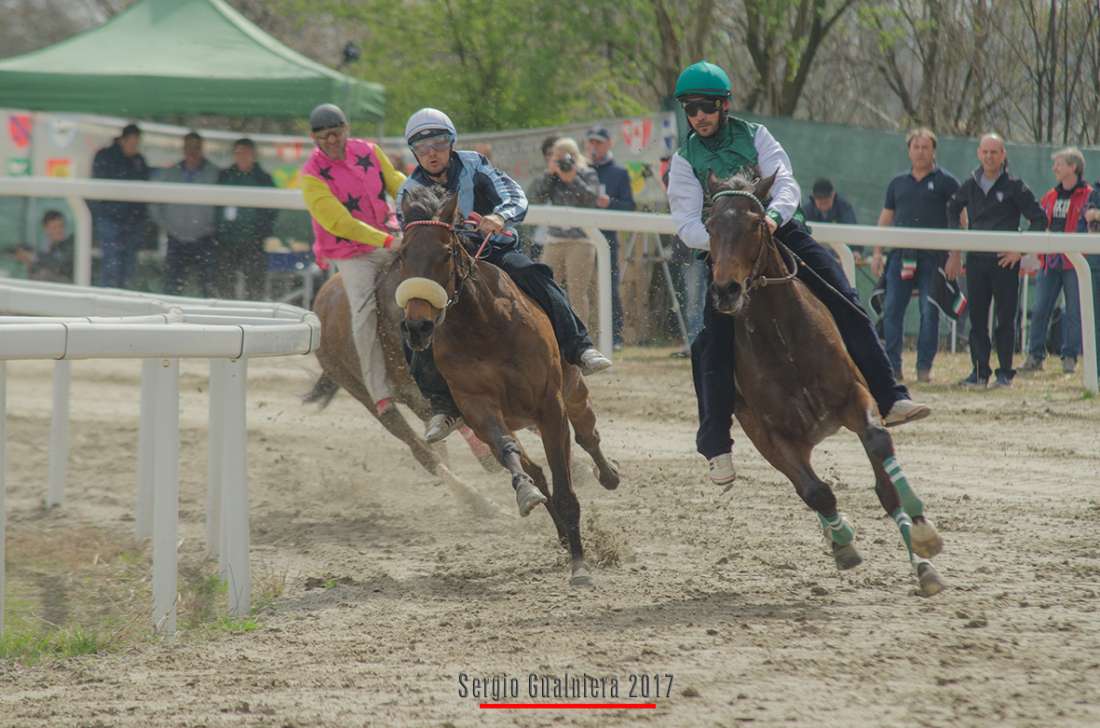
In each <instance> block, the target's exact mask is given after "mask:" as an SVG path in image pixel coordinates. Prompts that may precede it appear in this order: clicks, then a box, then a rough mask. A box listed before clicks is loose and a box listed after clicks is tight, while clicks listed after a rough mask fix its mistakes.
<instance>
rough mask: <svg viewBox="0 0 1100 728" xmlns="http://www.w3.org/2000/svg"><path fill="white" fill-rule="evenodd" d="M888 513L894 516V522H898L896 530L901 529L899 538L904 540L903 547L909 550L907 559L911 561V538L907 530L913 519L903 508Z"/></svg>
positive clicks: (910, 526) (911, 525)
mask: <svg viewBox="0 0 1100 728" xmlns="http://www.w3.org/2000/svg"><path fill="white" fill-rule="evenodd" d="M890 515H891V516H893V517H894V522H895V523H897V524H898V530H899V531H901V540H902V541H904V542H905V549H906V550H907V551H908V552H909V561H912V560H913V538H912V536H910V534H909V530H910V529H911V528H913V521H912V519H910V518H909V514H908V513H906V512H905V510H904V509H903V508H899V509H897V510H896V511H894V512H893V513H891V514H890Z"/></svg>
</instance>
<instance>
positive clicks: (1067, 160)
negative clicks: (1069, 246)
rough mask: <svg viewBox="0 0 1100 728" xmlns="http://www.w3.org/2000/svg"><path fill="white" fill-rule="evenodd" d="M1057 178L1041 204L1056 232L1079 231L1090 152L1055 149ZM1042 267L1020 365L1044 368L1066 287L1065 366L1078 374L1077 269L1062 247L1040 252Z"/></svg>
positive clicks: (1028, 369) (1030, 369) (1029, 368)
mask: <svg viewBox="0 0 1100 728" xmlns="http://www.w3.org/2000/svg"><path fill="white" fill-rule="evenodd" d="M1051 159H1053V160H1054V168H1053V172H1054V178H1055V179H1056V180H1057V182H1058V183H1057V184H1056V185H1054V187H1052V188H1051V189H1049V190H1047V193H1046V194H1045V195H1043V198H1042V200H1040V202H1039V204H1040V205H1042V207H1043V210H1044V211H1045V212H1046V215H1047V223H1048V225H1049V227H1050V230H1051V232H1067V233H1072V232H1076V231H1077V227H1078V223H1080V221H1081V217H1082V214H1083V213H1084V211H1085V206H1086V204H1087V203H1088V199H1089V193H1090V192H1091V191H1092V188H1091V187H1089V183H1088V182H1086V181H1085V157H1084V155H1083V154H1081V150H1080V149H1077V148H1076V147H1066V148H1065V149H1062V150H1061V151H1058V152H1055V153H1054V154H1053V155H1052V156H1051ZM1039 259H1040V262H1041V264H1042V269H1041V270H1040V271H1039V275H1038V277H1037V278H1036V280H1035V307H1034V308H1033V309H1032V315H1031V336H1030V339H1031V341H1030V343H1029V345H1028V357H1027V360H1026V361H1025V362H1024V365H1023V366H1022V367H1020V370H1021V371H1024V372H1035V371H1039V370H1041V369H1042V368H1043V359H1045V358H1046V355H1047V347H1046V344H1047V328H1048V327H1049V325H1050V316H1051V314H1052V313H1053V312H1054V304H1055V302H1056V301H1057V300H1058V294H1059V293H1062V292H1064V294H1065V301H1066V307H1065V309H1064V311H1063V316H1062V350H1061V354H1062V371H1063V372H1064V373H1066V374H1073V371H1074V369H1076V368H1077V357H1078V356H1080V354H1081V302H1080V298H1079V296H1078V291H1077V273H1076V272H1075V271H1074V270H1073V264H1072V263H1070V262H1069V259H1068V258H1066V256H1064V255H1062V254H1061V253H1054V254H1051V255H1040V256H1039Z"/></svg>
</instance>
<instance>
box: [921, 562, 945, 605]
mask: <svg viewBox="0 0 1100 728" xmlns="http://www.w3.org/2000/svg"><path fill="white" fill-rule="evenodd" d="M917 578H918V579H919V580H920V594H921V596H922V597H934V596H936V595H937V594H939V593H940V592H941V591H943V590H944V589H946V588H947V584H945V583H944V582H943V579H941V578H940V575H939V574H938V573H937V572H936V567H934V566H932V564H930V563H924V564H921V565H920V566H918V567H917Z"/></svg>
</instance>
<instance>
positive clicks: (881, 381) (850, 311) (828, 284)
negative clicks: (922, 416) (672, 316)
mask: <svg viewBox="0 0 1100 728" xmlns="http://www.w3.org/2000/svg"><path fill="white" fill-rule="evenodd" d="M776 238H777V239H778V240H779V241H780V242H782V243H783V244H784V245H786V246H787V247H788V248H790V249H791V250H792V251H793V252H794V254H795V255H797V256H798V257H799V258H801V259H802V262H803V263H805V267H803V266H799V269H798V279H799V280H800V281H802V282H803V283H804V284H806V287H807V288H809V289H810V290H811V291H813V293H814V295H815V296H817V297H818V298H819V299H820V300H821V302H822V303H824V304H825V306H826V307H827V308H828V309H829V312H830V313H831V314H832V315H833V319H834V320H835V321H836V324H837V328H838V329H840V335H841V337H842V338H843V339H844V345H845V346H846V347H847V348H848V354H849V355H850V356H851V357H852V360H853V361H854V362H855V364H856V366H857V367H859V370H860V371H861V372H862V373H863V377H864V378H865V379H866V380H867V384H868V386H869V387H870V390H871V396H873V397H874V398H875V403H876V404H877V405H878V408H879V412H881V413H882V414H886V413H887V412H889V411H890V408H891V407H893V406H894V402H896V401H898V400H899V399H907V398H908V397H909V392H908V390H907V389H906V388H905V386H904V385H901V384H898V383H897V382H896V381H894V373H893V370H892V369H891V368H890V361H889V360H888V359H887V358H886V351H885V350H884V349H883V348H882V342H881V341H880V340H879V338H878V336H877V335H876V334H875V330H874V327H873V325H872V324H871V319H870V318H868V317H867V314H866V313H865V312H864V311H863V306H862V304H861V303H860V300H859V294H858V293H857V292H856V291H855V289H853V288H852V286H851V284H850V283H848V279H847V277H845V275H844V271H843V270H842V269H841V267H840V264H839V263H837V262H836V259H835V258H834V257H833V255H832V253H830V252H829V251H828V250H827V249H826V248H824V247H822V246H821V245H820V244H819V243H818V242H817V241H816V240H814V239H813V238H812V237H810V235H809V234H808V233H806V232H805V231H804V230H803V229H802V228H801V227H799V226H798V225H796V224H794V223H787V224H786V225H784V226H783V227H781V228H780V229H779V230H778V231H777V232H776ZM807 267H808V268H810V269H811V270H806V268H807ZM811 271H812V272H811ZM814 273H816V274H817V275H816V276H815V275H814ZM834 289H835V290H834ZM733 331H734V319H733V317H732V316H726V315H724V314H720V313H718V312H717V311H715V310H714V303H713V301H712V300H711V296H709V295H708V296H707V297H706V307H705V308H704V310H703V330H702V331H701V332H700V333H699V335H698V336H697V337H695V341H693V342H692V344H691V373H692V378H693V380H694V383H695V399H696V401H697V404H698V406H699V431H698V433H697V434H696V437H695V445H696V448H697V449H698V451H699V453H700V454H701V455H703V456H704V457H707V458H712V457H715V456H716V455H721V454H722V453H726V452H729V451H730V449H731V448H732V447H733V440H732V439H731V438H730V427H732V425H733V405H734V398H735V395H734V381H733V373H734V346H733Z"/></svg>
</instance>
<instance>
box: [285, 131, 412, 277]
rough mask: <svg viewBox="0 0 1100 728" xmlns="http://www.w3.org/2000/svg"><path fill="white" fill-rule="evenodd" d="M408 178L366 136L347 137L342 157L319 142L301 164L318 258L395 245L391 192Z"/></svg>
mask: <svg viewBox="0 0 1100 728" xmlns="http://www.w3.org/2000/svg"><path fill="white" fill-rule="evenodd" d="M404 182H405V175H403V174H401V173H400V172H398V171H397V170H396V169H394V168H393V164H391V163H390V160H389V158H388V157H386V155H385V153H384V152H383V151H382V149H381V148H380V147H378V146H377V145H375V144H372V143H371V142H368V141H366V140H365V139H348V143H347V147H345V152H344V158H343V159H331V158H330V157H329V156H328V155H327V154H325V153H324V152H322V151H321V149H320V148H319V147H317V148H314V150H313V154H311V155H310V157H309V159H308V160H307V161H306V163H305V166H304V167H302V196H303V197H304V198H305V202H306V208H307V209H308V210H309V214H310V215H311V216H312V218H313V255H314V257H316V259H317V264H318V265H320V266H321V267H322V268H324V267H326V265H325V261H326V260H341V259H347V258H354V257H355V256H357V255H366V254H368V253H370V252H371V251H372V250H374V249H375V248H388V247H390V245H392V244H393V236H392V235H390V233H389V232H388V231H387V230H386V219H387V218H388V217H389V216H390V208H389V205H387V204H386V193H389V194H390V196H391V197H395V198H396V196H397V191H398V190H399V189H400V188H401V185H402V184H403V183H404Z"/></svg>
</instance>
